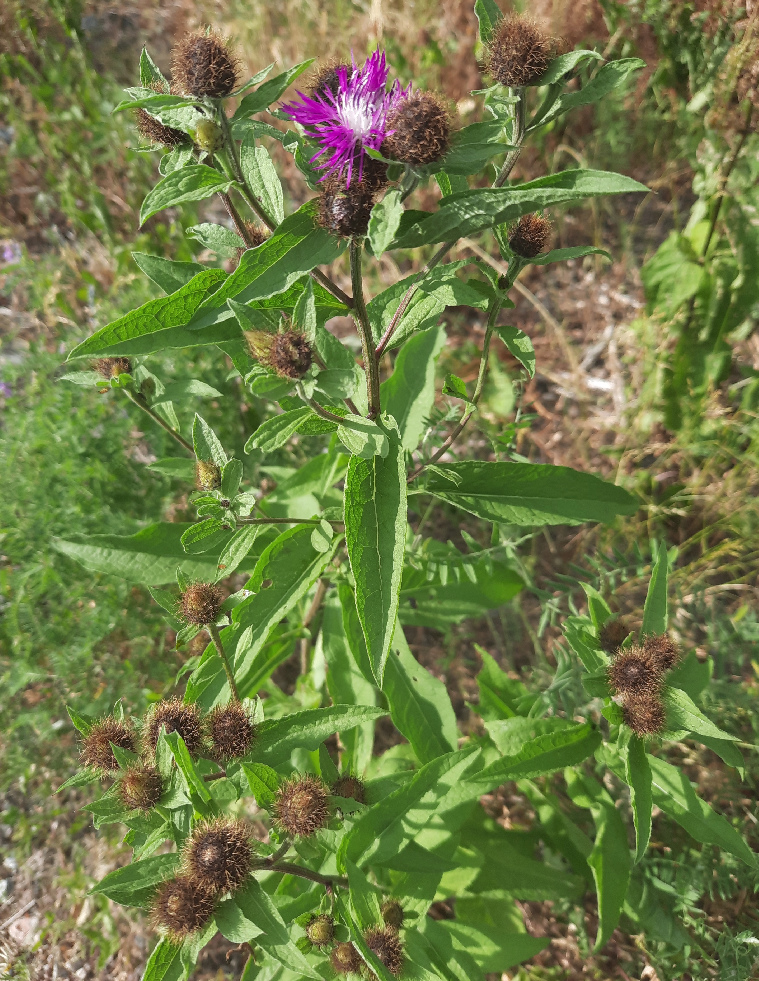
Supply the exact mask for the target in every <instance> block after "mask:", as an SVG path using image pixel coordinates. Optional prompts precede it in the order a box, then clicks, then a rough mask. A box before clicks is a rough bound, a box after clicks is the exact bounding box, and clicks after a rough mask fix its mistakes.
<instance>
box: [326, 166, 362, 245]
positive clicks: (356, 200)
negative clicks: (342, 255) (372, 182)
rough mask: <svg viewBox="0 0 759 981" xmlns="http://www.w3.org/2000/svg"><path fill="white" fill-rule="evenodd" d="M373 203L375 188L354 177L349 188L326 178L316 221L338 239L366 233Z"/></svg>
mask: <svg viewBox="0 0 759 981" xmlns="http://www.w3.org/2000/svg"><path fill="white" fill-rule="evenodd" d="M373 206H374V190H373V189H372V188H370V187H369V185H368V184H367V183H365V182H364V181H363V180H361V181H357V180H355V179H354V180H353V181H352V182H351V186H350V187H346V186H345V184H344V183H343V182H341V181H337V180H331V181H325V183H324V190H323V191H322V193H321V194H320V196H319V205H318V211H317V216H316V221H317V223H318V224H319V225H321V227H322V228H324V229H326V230H327V231H328V232H331V233H332V234H333V235H338V236H339V237H340V238H353V237H355V236H360V235H366V232H367V229H368V228H369V217H370V215H371V213H372V207H373Z"/></svg>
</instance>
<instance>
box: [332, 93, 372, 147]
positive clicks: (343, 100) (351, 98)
mask: <svg viewBox="0 0 759 981" xmlns="http://www.w3.org/2000/svg"><path fill="white" fill-rule="evenodd" d="M337 113H338V116H339V117H340V122H341V123H342V124H343V125H344V126H345V127H346V128H347V129H350V130H352V131H353V132H354V133H355V134H356V136H357V137H359V138H360V137H362V136H368V134H369V133H370V132H371V128H372V123H373V121H374V106H373V105H372V103H371V102H369V101H368V100H367V99H362V98H361V96H360V95H358V94H357V93H350V94H347V93H346V94H345V95H343V96H341V97H340V98H339V99H338V104H337Z"/></svg>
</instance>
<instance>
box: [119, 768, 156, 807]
mask: <svg viewBox="0 0 759 981" xmlns="http://www.w3.org/2000/svg"><path fill="white" fill-rule="evenodd" d="M116 793H117V794H118V796H119V800H120V801H121V803H122V804H123V805H124V807H129V808H133V809H137V810H139V811H149V810H151V809H152V808H154V807H155V806H156V804H157V803H158V801H159V800H160V799H161V794H162V793H163V782H162V780H161V774H160V773H159V772H158V770H156V769H155V767H152V766H139V765H138V766H133V767H130V768H129V769H128V770H127V772H126V773H125V774H124V776H123V777H122V778H121V780H119V783H118V788H117V791H116Z"/></svg>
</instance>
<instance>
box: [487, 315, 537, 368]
mask: <svg viewBox="0 0 759 981" xmlns="http://www.w3.org/2000/svg"><path fill="white" fill-rule="evenodd" d="M495 332H496V334H498V336H499V337H500V338H501V340H502V341H503V343H504V344H505V345H506V347H507V348H508V349H509V351H510V352H511V353H512V354H513V355H514V357H515V358H516V359H517V361H518V362H519V363H520V364H521V365H522V366H523V367H524V369H525V370H526V371H527V374H528V375H529V376H530V378H534V377H535V348H534V347H533V346H532V341H531V340H530V338H529V337H528V336H527V334H525V332H524V331H523V330H520V329H519V328H518V327H496V329H495Z"/></svg>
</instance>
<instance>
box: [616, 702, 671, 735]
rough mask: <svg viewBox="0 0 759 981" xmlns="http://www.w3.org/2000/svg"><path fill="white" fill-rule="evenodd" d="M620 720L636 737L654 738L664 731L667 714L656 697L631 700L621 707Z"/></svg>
mask: <svg viewBox="0 0 759 981" xmlns="http://www.w3.org/2000/svg"><path fill="white" fill-rule="evenodd" d="M622 718H623V720H624V723H625V725H626V726H629V727H630V729H632V731H633V732H634V733H635V735H636V736H640V737H641V738H643V737H644V736H655V735H656V734H657V733H658V732H661V731H662V729H664V727H665V725H666V722H667V713H666V711H665V709H664V705H663V704H662V702H661V700H660V699H659V698H658V697H656V696H650V697H648V698H640V699H636V698H632V699H629V700H628V701H626V702H625V704H624V705H623V706H622Z"/></svg>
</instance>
